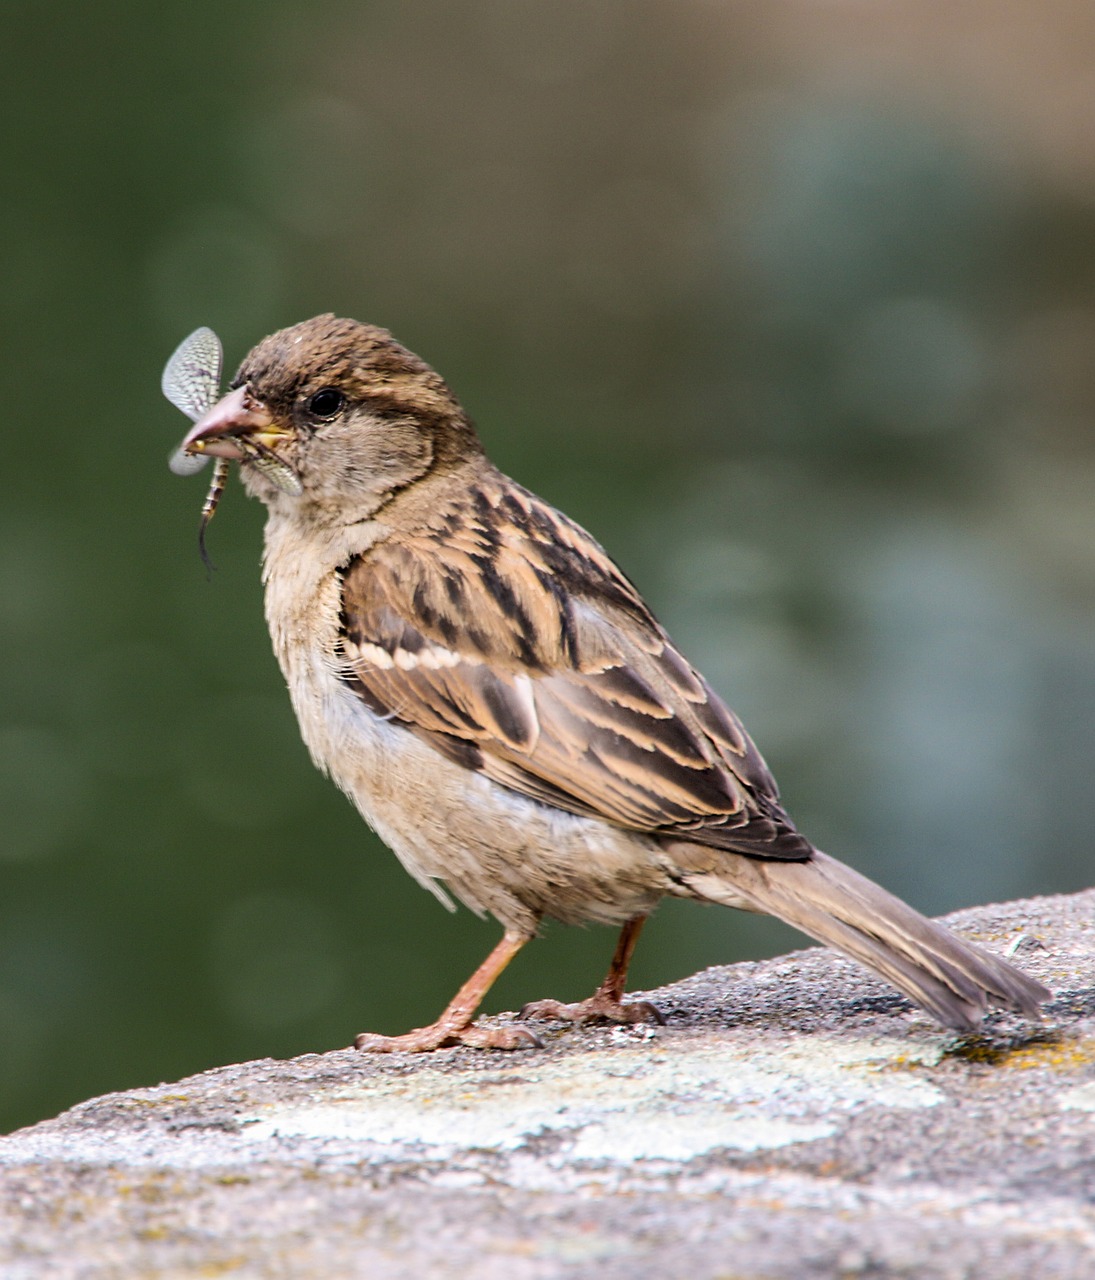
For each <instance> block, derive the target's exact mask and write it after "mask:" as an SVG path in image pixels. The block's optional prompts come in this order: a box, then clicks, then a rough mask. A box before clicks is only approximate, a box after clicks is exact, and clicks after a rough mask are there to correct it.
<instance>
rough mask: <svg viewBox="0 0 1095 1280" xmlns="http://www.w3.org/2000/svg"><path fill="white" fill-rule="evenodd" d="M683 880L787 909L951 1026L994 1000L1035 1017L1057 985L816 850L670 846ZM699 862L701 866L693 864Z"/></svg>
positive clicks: (789, 917)
mask: <svg viewBox="0 0 1095 1280" xmlns="http://www.w3.org/2000/svg"><path fill="white" fill-rule="evenodd" d="M670 852H671V853H672V854H673V855H676V857H677V860H678V861H679V863H680V864H681V865H680V869H679V871H678V872H677V874H676V876H675V877H674V878H675V879H677V880H678V883H682V882H683V885H684V886H685V887H686V888H687V889H688V890H689V891H690V893H691V894H692V895H693V896H695V897H696V898H699V899H701V900H703V901H705V902H717V903H721V904H722V905H724V906H729V907H738V908H743V909H744V910H747V911H760V912H764V913H766V914H768V915H773V916H778V917H779V918H780V919H781V920H784V921H786V922H787V924H790V925H793V926H794V927H795V928H796V929H801V930H802V932H803V933H806V934H808V935H809V936H810V937H811V938H816V939H817V940H818V941H819V942H825V943H828V944H829V945H831V946H834V947H836V948H838V949H839V950H840V951H843V952H845V953H846V954H847V955H849V956H852V957H853V958H854V959H856V960H859V961H860V962H862V963H863V964H865V965H866V966H867V967H868V968H869V969H873V970H874V971H875V972H876V973H878V974H881V976H882V977H884V978H886V979H887V980H888V981H890V982H892V983H893V984H894V986H895V987H897V988H898V989H899V990H901V991H903V992H904V993H905V994H906V995H907V996H908V997H909V998H910V999H911V1000H914V1001H916V1003H917V1004H919V1005H922V1006H923V1007H924V1008H925V1009H926V1010H927V1011H928V1012H929V1013H931V1014H932V1015H933V1016H934V1017H936V1018H938V1019H939V1021H940V1022H942V1023H943V1024H944V1025H945V1026H948V1027H955V1028H956V1029H959V1030H963V1031H965V1030H969V1029H971V1028H972V1027H974V1026H975V1025H976V1024H977V1022H978V1021H979V1020H980V1018H981V1016H982V1015H983V1014H984V1012H985V1009H986V1007H987V1005H989V1004H990V1003H991V1004H998V1005H1004V1006H1006V1007H1007V1008H1011V1009H1015V1010H1017V1011H1019V1012H1021V1013H1024V1014H1026V1015H1027V1016H1028V1017H1031V1018H1037V1017H1038V1016H1039V1006H1040V1005H1041V1004H1042V1002H1043V1001H1045V1000H1048V999H1049V997H1050V992H1049V991H1047V990H1046V988H1045V987H1043V986H1042V985H1041V983H1039V982H1035V981H1034V980H1033V979H1032V978H1028V977H1027V976H1026V974H1023V973H1020V972H1019V970H1018V969H1016V968H1015V967H1014V966H1013V965H1010V964H1008V963H1007V961H1005V960H1001V959H999V958H998V957H997V956H994V955H990V954H989V953H988V952H987V951H982V950H981V948H980V947H977V946H974V945H973V944H972V943H969V942H965V941H963V940H962V939H961V938H959V937H957V936H956V935H955V934H953V933H951V932H950V930H949V929H947V928H945V927H944V926H943V925H940V924H936V923H935V922H934V921H932V920H928V919H927V918H926V917H924V916H922V915H921V914H920V913H919V912H918V911H914V910H913V908H912V907H910V906H908V905H906V904H905V903H904V902H902V901H901V899H900V898H895V897H894V895H893V894H892V893H887V892H886V890H885V889H883V888H881V887H880V886H879V885H877V884H875V883H874V882H873V881H871V880H868V879H867V878H866V876H861V875H860V874H859V872H857V871H853V870H852V868H851V867H848V866H845V865H844V863H842V862H838V861H837V860H836V859H835V858H830V857H829V856H828V854H824V853H821V852H820V850H815V851H814V853H813V856H812V857H811V858H810V859H809V861H806V862H784V861H779V862H777V861H763V860H761V859H758V858H749V857H744V856H742V855H740V854H725V853H721V852H719V851H716V850H712V849H707V848H701V847H699V846H697V845H687V846H679V845H673V846H671V847H670ZM690 863H691V864H698V865H696V868H695V870H694V871H693V870H691V869H690V868H689V864H690Z"/></svg>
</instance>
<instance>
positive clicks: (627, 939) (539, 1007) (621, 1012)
mask: <svg viewBox="0 0 1095 1280" xmlns="http://www.w3.org/2000/svg"><path fill="white" fill-rule="evenodd" d="M644 924H646V916H635V917H634V918H633V919H631V920H629V921H628V922H627V924H625V925H624V927H623V928H622V929H621V930H620V937H619V940H618V941H617V943H616V950H615V952H614V954H613V956H612V963H611V964H610V965H609V966H608V973H607V974H605V980H604V982H602V983H601V985H600V986H599V987H598V988H597V990H596V991H594V993H593V994H592V995H591V996H590V997H589V999H588V1000H581V1001H579V1003H578V1004H563V1003H562V1002H561V1001H559V1000H536V1001H534V1002H533V1003H532V1004H526V1005H525V1007H524V1008H523V1009H522V1010H521V1017H522V1018H563V1019H565V1020H566V1021H567V1022H595V1021H596V1020H597V1019H599V1018H603V1019H605V1020H606V1021H608V1022H657V1023H664V1022H665V1019H664V1018H663V1017H662V1015H661V1013H660V1012H659V1011H658V1009H657V1008H656V1007H655V1006H654V1005H652V1004H651V1003H650V1002H649V1001H647V1000H634V1001H632V1002H631V1003H630V1004H624V1001H623V994H624V986H625V984H626V982H627V970H628V966H629V965H630V964H631V955H632V952H633V951H634V950H635V944H636V943H637V942H638V941H639V934H640V933H641V932H642V927H643V925H644Z"/></svg>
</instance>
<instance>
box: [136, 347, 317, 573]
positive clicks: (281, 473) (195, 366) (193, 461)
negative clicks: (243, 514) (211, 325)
mask: <svg viewBox="0 0 1095 1280" xmlns="http://www.w3.org/2000/svg"><path fill="white" fill-rule="evenodd" d="M223 363H224V352H223V350H222V348H221V341H220V339H219V338H218V337H217V335H216V334H215V333H214V332H213V330H212V329H207V328H204V327H203V328H201V329H195V330H194V332H193V333H192V334H191V335H190V336H189V337H188V338H184V339H183V340H182V342H180V343H179V345H178V346H177V347H176V348H175V350H174V352H173V353H172V355H171V358H170V360H168V362H167V364H165V365H164V370H163V377H162V378H161V379H160V387H161V389H162V391H163V393H164V395H165V396H166V397H167V399H168V400H170V401H171V403H172V404H173V405H174V406H175V408H176V409H179V410H180V411H181V412H182V413H185V414H186V416H187V417H188V418H189V419H190V420H191V422H197V421H198V420H199V419H200V418H202V417H204V416H205V414H206V413H208V412H209V410H210V409H211V408H212V407H213V405H214V404H216V402H217V398H218V397H219V396H220V386H221V368H222V365H223ZM236 444H237V445H238V446H239V448H240V451H241V452H243V453H245V454H246V455H247V459H248V461H249V462H253V463H254V464H255V466H256V467H258V469H259V470H260V471H261V472H262V473H263V474H264V475H265V476H266V477H267V479H269V480H270V481H271V482H272V483H273V484H275V485H277V487H278V488H279V489H281V490H282V491H283V492H285V493H291V494H298V495H299V493H300V481H299V480H298V479H297V477H296V475H295V474H294V472H293V470H292V468H291V467H289V466H287V465H286V464H285V463H284V462H282V461H281V459H280V458H276V457H274V455H273V454H272V453H271V452H270V451H269V450H268V449H267V448H266V447H265V446H264V445H262V444H261V443H260V442H259V441H257V440H249V439H248V438H247V437H246V436H240V437H238V438H237V440H236ZM208 461H209V457H208V455H203V454H200V453H188V452H187V450H186V449H185V448H184V447H183V446H182V445H180V446H179V447H178V448H177V449H176V450H175V452H174V453H172V455H171V457H170V458H169V459H168V464H167V465H168V466H169V467H170V468H171V470H172V471H174V473H175V474H176V475H177V476H192V475H196V474H197V473H198V472H199V471H200V470H201V469H202V467H204V466H205V464H206V463H207V462H208ZM230 465H231V464H230V460H229V459H228V458H217V460H216V464H215V465H214V467H213V478H212V480H211V481H210V484H209V491H208V492H207V493H206V495H205V501H204V502H203V503H202V514H201V525H200V526H199V529H198V550H199V551H200V552H201V558H202V561H203V563H204V564H205V566H206V568H208V569H212V568H213V562H212V560H210V558H209V553H208V552H207V551H206V549H205V531H206V529H207V528H208V527H209V521H210V520H212V519H213V517H214V515H216V512H217V505H218V504H219V502H220V500H221V497H222V495H223V494H224V488H225V485H226V484H227V483H228V473H229V469H230Z"/></svg>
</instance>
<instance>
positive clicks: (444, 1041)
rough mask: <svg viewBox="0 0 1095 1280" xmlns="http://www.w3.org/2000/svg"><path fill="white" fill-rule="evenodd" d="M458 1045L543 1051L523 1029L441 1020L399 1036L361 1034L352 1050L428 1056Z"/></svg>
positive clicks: (366, 1032)
mask: <svg viewBox="0 0 1095 1280" xmlns="http://www.w3.org/2000/svg"><path fill="white" fill-rule="evenodd" d="M458 1044H466V1045H469V1046H470V1047H471V1048H473V1049H541V1048H543V1045H542V1044H541V1042H540V1040H539V1039H538V1038H537V1037H536V1036H534V1035H533V1034H532V1032H531V1031H529V1030H528V1029H527V1028H525V1027H509V1026H501V1027H486V1026H483V1024H482V1023H479V1022H469V1023H467V1024H466V1025H464V1026H462V1027H460V1026H453V1025H452V1024H451V1023H447V1022H445V1021H444V1020H443V1019H442V1020H439V1021H437V1022H435V1023H433V1024H431V1025H430V1026H428V1027H419V1028H418V1029H417V1030H415V1031H408V1032H406V1033H405V1034H404V1035H401V1036H382V1035H377V1034H375V1033H373V1032H370V1031H363V1032H362V1033H361V1034H360V1035H359V1036H356V1037H355V1038H354V1048H355V1049H361V1050H362V1051H363V1052H365V1053H429V1052H431V1051H432V1050H434V1049H447V1048H449V1047H450V1046H451V1045H458Z"/></svg>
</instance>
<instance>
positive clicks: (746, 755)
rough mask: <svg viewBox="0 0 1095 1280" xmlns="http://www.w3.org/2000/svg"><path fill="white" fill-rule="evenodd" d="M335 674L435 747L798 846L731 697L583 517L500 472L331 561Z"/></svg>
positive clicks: (532, 778)
mask: <svg viewBox="0 0 1095 1280" xmlns="http://www.w3.org/2000/svg"><path fill="white" fill-rule="evenodd" d="M342 622H343V628H342V637H341V645H342V653H341V658H342V660H343V663H344V671H345V678H346V679H347V680H348V682H349V683H350V684H351V685H352V687H353V688H354V689H355V690H356V691H357V693H358V694H359V696H360V697H361V698H362V700H363V701H364V702H365V703H366V705H367V706H369V707H370V708H371V709H372V710H373V711H375V712H376V713H377V714H379V715H384V716H387V717H389V718H391V719H392V720H394V721H396V722H398V723H402V724H403V725H405V726H406V727H407V728H408V730H410V731H411V732H413V733H415V734H417V735H418V736H419V737H421V738H423V739H425V740H426V741H427V742H429V743H430V744H431V745H432V746H434V747H435V749H436V750H438V751H439V752H440V753H441V754H443V755H444V756H446V757H447V758H449V759H451V760H454V761H456V762H457V763H459V764H460V765H462V766H463V767H465V768H469V769H475V770H479V771H481V772H483V773H484V774H486V775H487V776H488V777H490V778H491V779H493V780H494V781H495V782H498V783H500V784H501V785H503V786H506V787H509V788H511V789H512V790H514V791H518V792H520V793H522V794H524V795H526V796H529V797H531V798H532V799H535V800H539V801H542V802H544V803H547V804H551V805H555V806H557V807H559V808H561V809H565V810H567V811H569V812H572V813H578V814H584V815H588V816H595V817H600V818H603V819H606V820H608V821H610V822H612V823H615V824H617V825H619V826H623V827H627V828H630V829H633V830H638V831H643V832H648V833H650V834H653V835H658V836H665V837H669V836H679V835H685V834H687V836H688V838H689V839H691V840H695V841H698V842H700V843H702V844H707V845H710V846H713V847H715V848H722V849H732V850H734V851H736V852H739V853H746V854H751V855H753V856H759V857H768V858H780V859H787V858H790V859H801V858H806V857H809V856H810V846H809V845H808V844H807V843H806V841H805V840H804V839H803V838H802V837H801V836H799V835H798V833H797V832H796V831H795V829H794V827H793V826H792V824H791V822H790V819H789V818H787V816H786V815H785V814H784V812H783V810H782V808H781V807H780V805H779V799H778V792H777V790H776V785H775V782H774V781H773V779H772V776H771V774H770V773H769V772H768V769H767V767H766V766H765V764H764V762H763V760H762V759H761V757H760V755H759V753H758V752H757V750H756V748H755V747H754V746H753V744H752V743H751V742H750V741H749V738H748V736H747V735H746V733H745V731H744V729H743V728H742V727H741V725H740V724H739V722H738V720H737V718H736V717H735V716H734V714H733V712H731V711H730V710H729V708H727V707H726V706H725V704H724V703H722V702H721V700H720V699H719V698H718V697H717V695H716V694H714V693H713V692H712V690H711V689H710V688H709V687H708V685H707V684H706V682H705V681H704V680H703V679H702V677H701V676H699V675H698V673H697V672H695V671H694V670H693V669H692V668H691V666H689V664H688V663H687V662H686V661H685V659H684V658H683V657H682V656H681V655H680V653H679V652H678V651H677V650H676V649H675V648H674V647H673V645H672V642H671V641H670V640H669V638H668V636H667V635H666V634H665V632H664V631H663V630H662V629H661V627H660V626H659V625H658V623H657V622H656V621H655V619H654V618H653V616H652V615H651V614H650V612H649V610H648V609H647V607H646V605H645V604H644V603H643V601H642V599H641V598H640V597H639V595H638V593H637V592H636V591H635V589H634V587H632V585H631V584H630V583H629V582H628V581H627V579H626V578H625V577H624V576H623V575H622V574H621V573H620V571H619V570H618V569H617V568H616V566H615V565H614V564H613V563H612V561H611V560H610V559H609V558H608V556H607V555H606V554H605V553H604V551H602V549H601V548H600V547H599V546H598V545H597V543H596V542H594V541H593V539H592V538H590V537H589V535H588V534H586V533H584V532H583V531H582V530H581V529H580V528H579V527H578V526H577V525H574V524H572V523H571V522H570V521H568V520H567V519H566V518H565V517H564V516H562V515H560V514H559V513H558V512H556V511H554V510H553V509H552V508H551V507H549V506H547V505H546V504H545V503H542V502H540V501H539V500H538V499H537V498H535V497H534V496H533V495H532V494H530V493H528V492H526V491H525V490H524V489H521V488H520V487H519V486H517V485H515V484H513V483H512V482H511V481H508V480H506V479H505V478H504V477H502V476H500V475H498V474H497V473H493V474H487V475H485V476H484V477H482V478H481V479H480V482H479V483H478V484H476V485H474V486H472V487H471V488H470V489H469V490H467V491H464V492H461V493H460V494H459V495H458V496H455V497H453V498H451V499H450V500H449V501H448V502H447V503H446V504H445V505H444V506H443V508H442V509H440V510H437V511H435V512H433V513H432V514H431V516H430V517H429V520H428V523H427V526H426V527H425V528H423V529H422V530H420V531H417V532H409V533H408V532H403V533H401V536H400V538H399V540H398V542H396V541H394V540H392V541H386V542H381V543H380V544H378V545H377V546H375V547H373V548H372V549H370V550H369V551H368V552H367V553H365V554H364V555H363V556H361V557H359V558H357V559H356V560H354V561H353V562H352V563H351V564H349V565H348V566H347V567H346V569H345V570H344V573H343V595H342Z"/></svg>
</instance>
